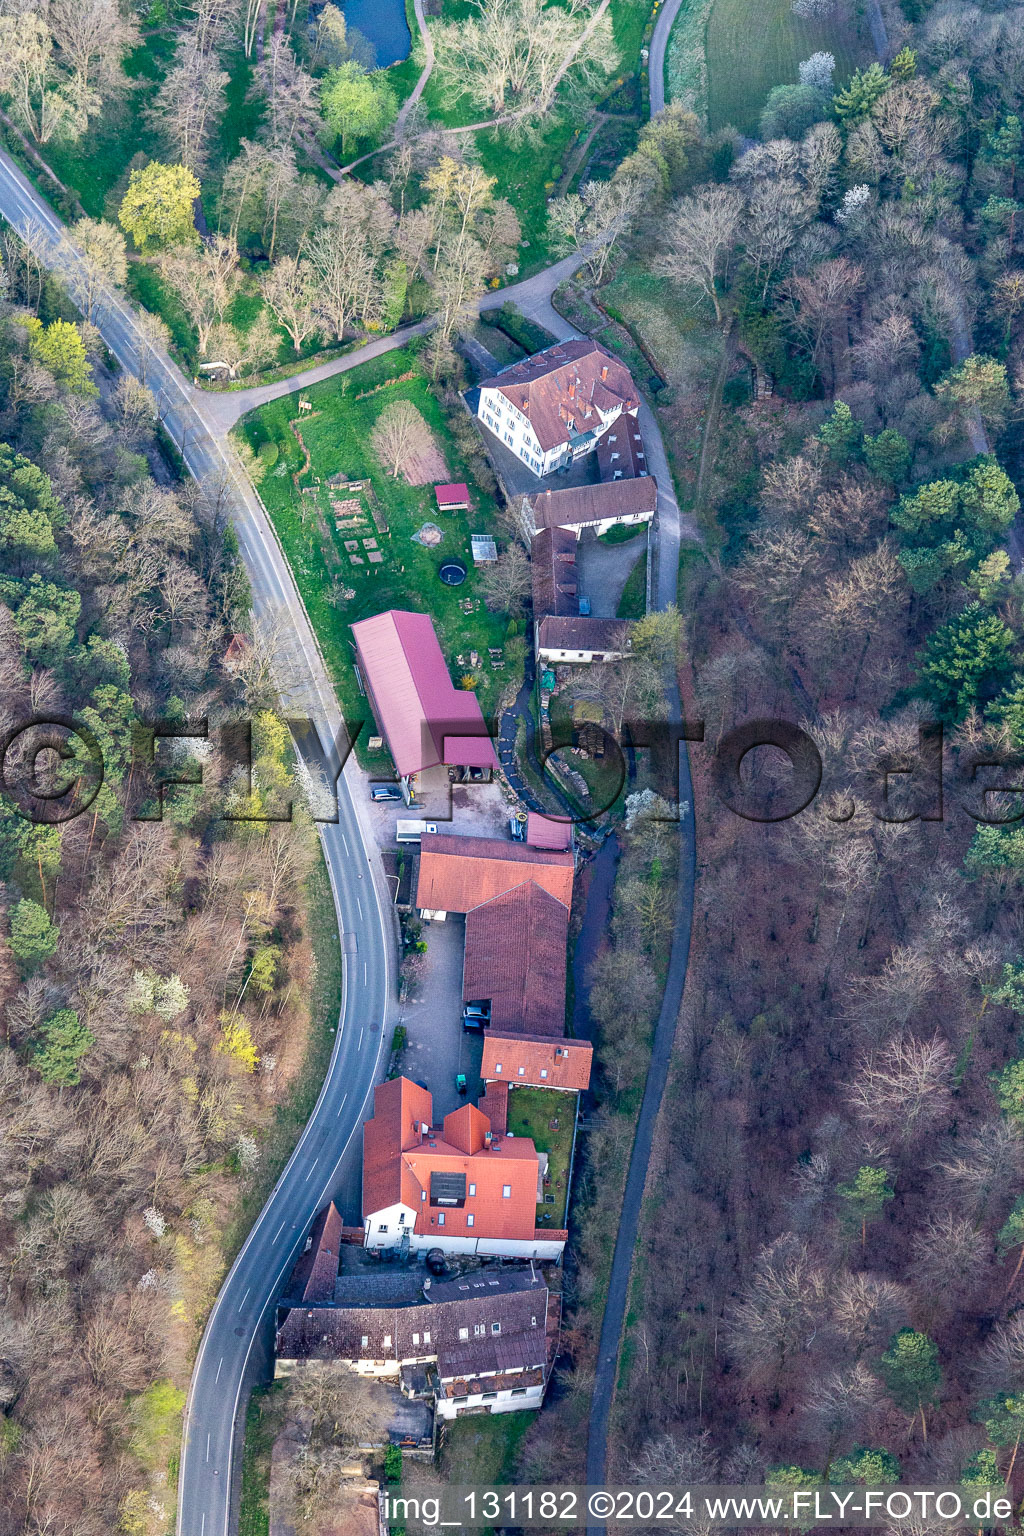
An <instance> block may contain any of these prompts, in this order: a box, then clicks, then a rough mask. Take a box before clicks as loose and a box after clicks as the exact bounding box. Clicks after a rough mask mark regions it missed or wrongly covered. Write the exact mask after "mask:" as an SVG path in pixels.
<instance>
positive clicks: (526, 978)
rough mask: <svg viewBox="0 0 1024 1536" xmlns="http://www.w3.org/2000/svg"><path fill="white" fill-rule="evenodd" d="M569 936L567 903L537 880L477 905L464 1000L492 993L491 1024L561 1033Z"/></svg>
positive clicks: (469, 923) (470, 927) (469, 925)
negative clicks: (551, 893) (549, 891)
mask: <svg viewBox="0 0 1024 1536" xmlns="http://www.w3.org/2000/svg"><path fill="white" fill-rule="evenodd" d="M570 857H571V856H570ZM568 942H569V912H568V909H567V908H566V907H565V906H564V905H563V903H562V902H561V901H559V900H558V899H557V897H554V896H552V895H550V894H549V893H548V892H547V891H545V890H542V889H541V887H540V886H539V885H538V884H537V883H536V881H534V880H530V881H528V882H527V883H526V884H524V885H520V886H517V887H516V888H515V889H514V890H511V891H506V892H504V893H503V894H502V895H501V896H496V897H494V898H493V900H491V901H487V902H482V903H481V904H480V905H479V906H476V907H473V908H472V910H471V911H470V912H468V913H467V914H466V949H465V955H464V958H463V968H462V998H463V1001H464V1002H471V1001H473V1000H475V999H477V998H490V1001H491V1028H492V1029H521V1030H525V1031H527V1032H532V1033H537V1034H544V1035H561V1034H562V1033H563V1031H564V1028H565V971H566V957H567V946H568Z"/></svg>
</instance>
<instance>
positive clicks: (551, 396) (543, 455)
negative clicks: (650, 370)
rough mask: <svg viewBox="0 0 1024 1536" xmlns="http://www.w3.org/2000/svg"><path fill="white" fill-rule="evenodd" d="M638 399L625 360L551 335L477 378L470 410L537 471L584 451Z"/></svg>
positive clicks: (545, 471)
mask: <svg viewBox="0 0 1024 1536" xmlns="http://www.w3.org/2000/svg"><path fill="white" fill-rule="evenodd" d="M639 403H640V402H639V397H638V395H637V392H636V386H635V384H634V383H633V380H632V379H631V377H630V375H629V370H628V369H627V368H626V367H625V365H624V364H623V363H621V362H620V361H619V359H618V358H617V357H614V356H613V355H612V353H611V352H607V351H606V350H605V348H604V347H602V346H599V345H598V343H597V342H596V341H590V340H589V339H583V340H580V341H562V342H558V343H557V344H556V345H555V346H553V347H547V348H545V350H544V351H543V352H536V353H534V355H533V356H532V357H525V358H523V360H522V362H519V363H513V364H512V366H511V367H509V368H503V369H502V371H501V372H500V373H498V374H495V376H494V378H492V379H484V381H483V383H482V384H481V385H480V401H479V404H478V405H477V412H476V413H477V416H478V418H479V420H480V421H481V422H482V423H483V425H484V426H485V427H487V428H488V430H489V431H491V432H493V433H494V435H495V437H497V438H499V439H500V440H501V441H502V442H503V443H504V444H505V445H506V447H508V448H509V449H510V450H511V451H512V452H513V453H515V454H518V455H519V457H520V458H521V459H522V460H523V462H524V464H528V465H529V467H530V469H531V470H532V471H533V473H534V474H535V475H538V476H539V475H549V474H551V472H552V471H553V470H555V469H558V468H559V467H560V466H561V465H562V464H567V463H571V462H572V460H573V459H576V458H579V457H580V456H581V455H583V454H585V453H590V452H592V451H593V449H594V448H596V446H597V443H598V439H599V438H600V436H601V434H602V433H603V432H605V431H607V429H608V428H609V427H610V426H611V424H612V422H613V421H615V420H616V418H617V417H619V416H620V415H621V414H622V412H623V411H635V410H636V409H637V407H638V405H639Z"/></svg>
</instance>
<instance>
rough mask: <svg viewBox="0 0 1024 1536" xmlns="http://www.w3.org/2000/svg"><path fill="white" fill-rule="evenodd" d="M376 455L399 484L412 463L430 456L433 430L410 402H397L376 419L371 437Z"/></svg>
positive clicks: (388, 406) (385, 408)
mask: <svg viewBox="0 0 1024 1536" xmlns="http://www.w3.org/2000/svg"><path fill="white" fill-rule="evenodd" d="M370 440H371V442H372V443H373V451H374V453H375V454H376V455H377V457H378V459H379V460H380V462H381V463H382V464H385V465H387V467H388V468H389V469H390V470H391V474H392V477H393V478H394V479H396V480H397V478H398V475H399V473H400V472H401V471H403V470H405V469H407V468H408V467H409V465H410V464H411V463H412V460H413V459H415V458H418V457H419V456H421V455H422V454H424V453H429V452H430V448H431V446H432V441H433V440H432V438H431V436H430V428H429V427H428V426H427V423H426V422H425V421H424V420H423V417H422V416H421V415H420V413H419V411H418V410H417V409H416V407H415V406H414V405H413V403H412V401H411V400H396V401H394V402H393V403H392V404H391V405H386V406H385V407H384V409H383V410H382V411H381V413H380V415H379V416H378V417H377V420H376V422H375V423H374V427H373V432H372V433H371V439H370Z"/></svg>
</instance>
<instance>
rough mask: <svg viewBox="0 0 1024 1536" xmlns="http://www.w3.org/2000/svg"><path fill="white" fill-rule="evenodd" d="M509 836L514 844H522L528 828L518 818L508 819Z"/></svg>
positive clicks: (511, 817)
mask: <svg viewBox="0 0 1024 1536" xmlns="http://www.w3.org/2000/svg"><path fill="white" fill-rule="evenodd" d="M508 830H509V835H510V837H511V838H512V841H513V842H514V843H521V842H523V841H524V840H525V838H526V828H525V827H524V825H523V823H522V822H521V821H520V820H519V817H518V816H510V817H509V819H508Z"/></svg>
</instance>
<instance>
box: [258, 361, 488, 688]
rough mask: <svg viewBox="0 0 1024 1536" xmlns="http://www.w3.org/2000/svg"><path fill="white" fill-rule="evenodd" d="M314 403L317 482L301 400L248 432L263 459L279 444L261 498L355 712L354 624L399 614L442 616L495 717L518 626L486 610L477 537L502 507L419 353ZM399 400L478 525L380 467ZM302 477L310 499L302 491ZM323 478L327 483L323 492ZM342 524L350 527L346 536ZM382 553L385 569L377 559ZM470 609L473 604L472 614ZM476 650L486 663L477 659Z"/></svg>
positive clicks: (329, 388) (446, 641)
mask: <svg viewBox="0 0 1024 1536" xmlns="http://www.w3.org/2000/svg"><path fill="white" fill-rule="evenodd" d="M369 391H372V393H368V392H369ZM360 395H364V396H365V398H363V399H360V398H359V396H360ZM303 398H304V399H308V400H309V401H310V403H311V404H312V407H313V409H312V411H311V412H310V413H309V414H308V415H306V416H304V417H303V419H302V421H301V422H299V423H297V425H298V430H299V432H300V433H301V435H302V439H303V442H304V443H305V445H306V448H307V449H308V451H309V455H310V469H309V471H308V472H307V473H303V474H299V472H300V471H301V470H302V466H303V454H302V449H301V448H300V446H299V441H298V438H297V437H296V435H295V431H294V430H293V429H292V427H291V426H290V425H289V421H290V420H291V419H292V418H294V416H295V415H296V414H297V403H296V399H295V396H291V397H290V398H285V399H283V400H275V401H273V402H272V403H271V404H270V405H265V406H263V407H262V408H261V409H260V410H259V411H256V412H254V413H253V414H252V415H251V416H249V417H247V418H246V420H245V421H244V422H243V423H242V424H241V427H240V428H239V429H237V430H241V431H243V432H244V434H245V437H246V438H247V440H248V441H249V443H250V444H251V446H252V447H253V448H255V449H256V450H257V451H259V449H260V448H261V446H262V445H264V444H267V443H273V444H274V445H275V446H276V449H277V453H278V455H279V458H278V462H277V463H276V464H275V465H274V467H273V468H272V469H271V471H270V473H268V474H267V475H266V476H265V477H264V479H263V481H262V482H261V485H260V494H261V495H262V497H263V500H264V502H265V504H266V507H267V510H268V512H269V513H270V516H271V518H272V520H273V522H274V526H275V528H276V529H277V533H278V536H279V538H280V540H281V543H282V545H283V547H284V551H285V554H286V555H287V557H288V561H289V563H290V565H291V567H292V570H293V571H294V573H295V578H296V580H297V582H298V585H299V589H300V591H301V592H302V596H303V599H304V601H305V604H306V608H307V611H308V612H309V616H310V619H311V620H312V623H313V626H314V628H315V630H316V632H317V637H318V639H319V641H320V644H321V647H322V648H323V652H324V656H325V657H326V660H327V665H328V668H329V670H330V672H331V675H332V678H333V680H334V683H335V685H336V687H337V689H338V696H339V699H340V702H341V705H342V709H343V711H344V712H345V713H346V714H351V715H353V716H354V717H356V718H358V717H359V715H360V713H363V714H365V709H366V706H365V703H364V702H362V701H361V700H360V697H359V694H358V691H357V688H356V682H355V674H354V672H353V669H352V665H351V632H350V625H351V624H353V623H354V622H355V621H356V620H357V619H362V618H366V617H367V615H369V614H372V613H379V612H381V611H382V610H383V609H386V608H396V607H397V608H411V609H415V610H417V611H419V612H425V611H429V612H430V613H431V615H432V617H433V619H434V624H435V628H436V629H437V633H438V639H439V640H440V643H441V649H442V651H443V652H444V655H445V659H446V660H447V662H448V664H449V667H450V669H451V672H452V676H453V679H454V680H455V681H456V682H458V681H459V680H460V678H462V677H473V678H474V679H475V686H476V691H477V694H478V696H479V698H480V702H481V705H482V706H483V708H484V711H485V713H486V712H487V710H488V708H489V707H490V706H491V705H493V704H494V702H495V700H496V699H497V696H498V694H499V692H500V690H501V687H502V685H503V684H504V683H505V682H506V681H507V679H508V676H509V674H508V672H506V671H504V670H501V669H498V670H495V669H494V668H493V667H492V666H491V662H490V658H489V656H488V648H489V647H492V646H493V647H496V648H497V647H500V646H501V645H502V644H503V642H504V640H505V635H506V619H505V618H504V617H503V616H502V615H497V614H492V613H489V612H488V610H487V609H486V608H485V607H484V605H483V601H482V598H481V595H480V590H479V578H478V576H477V573H476V571H475V569H474V567H473V561H472V555H471V552H470V544H469V535H470V533H471V532H472V533H484V532H493V531H494V505H493V502H492V501H490V500H489V498H487V497H486V496H485V495H484V494H483V492H481V490H480V488H479V486H478V485H477V484H476V482H475V481H474V479H473V476H472V472H471V471H470V470H469V469H468V467H467V466H466V464H465V463H464V462H463V461H462V459H461V457H460V455H459V452H458V449H457V447H456V445H455V442H454V440H453V438H452V435H451V432H450V429H449V427H448V425H447V422H446V419H445V416H444V413H443V412H442V410H441V407H440V406H439V405H438V403H437V401H436V399H435V398H434V396H433V395H432V394H431V393H430V390H429V389H428V387H427V381H426V378H425V377H424V375H423V373H422V371H421V369H420V366H419V363H418V360H417V354H416V352H415V351H414V350H413V349H412V348H406V349H402V350H396V351H394V352H390V353H388V354H386V355H385V356H383V357H379V358H375V359H374V360H373V361H372V362H370V363H367V364H365V365H364V366H363V367H362V368H358V369H354V370H353V371H352V372H351V373H349V374H345V375H343V376H342V377H341V378H336V379H329V380H327V381H326V382H325V383H323V384H319V385H315V386H314V387H313V388H311V389H309V390H307V391H305V392H304V394H303ZM395 400H409V401H411V402H412V403H413V404H414V405H415V406H416V408H417V410H419V411H420V413H421V414H422V415H423V416H424V417H425V419H426V420H427V422H428V423H429V425H430V428H431V430H432V432H433V434H434V438H435V440H436V442H437V444H438V446H439V447H440V448H441V450H442V452H443V453H444V456H445V460H446V463H447V467H448V471H449V474H448V477H447V478H448V479H450V480H456V481H460V480H464V481H466V482H467V484H468V485H469V494H470V502H471V508H472V510H471V511H470V513H469V514H468V515H467V514H466V513H464V512H455V513H444V514H442V513H439V512H438V510H437V506H436V503H435V500H434V493H433V488H432V486H430V485H425V486H410V485H407V484H406V482H405V480H404V478H403V477H402V476H401V475H399V477H398V479H394V478H392V476H391V475H390V474H389V473H388V472H387V471H386V470H384V469H382V467H381V466H380V464H379V463H378V462H377V459H376V457H375V455H374V453H373V450H372V448H371V447H370V436H371V433H372V430H373V426H374V423H375V421H376V419H377V417H378V416H379V414H380V412H381V411H382V410H383V409H384V407H385V406H386V405H388V404H390V403H392V402H393V401H395ZM264 452H265V453H266V452H267V450H266V449H265V448H264ZM270 452H271V453H273V450H270ZM295 474H299V479H300V484H302V485H304V486H306V487H307V488H308V490H309V494H305V495H304V494H303V493H302V492H301V491H300V490H299V489H297V488H296V485H295V482H294V479H293V475H295ZM339 475H342V476H345V477H347V478H348V479H349V480H355V481H362V480H367V481H369V484H370V486H371V488H372V492H373V496H374V497H375V499H376V513H377V516H376V517H374V516H373V510H372V506H371V504H370V503H369V502H368V501H367V498H366V496H365V494H363V493H361V492H357V493H352V492H349V491H347V490H341V489H337V488H332V487H329V486H328V484H327V481H328V479H330V478H331V477H337V476H339ZM314 477H319V479H320V482H321V483H320V485H319V486H316V485H315V484H314ZM339 498H343V499H346V500H354V501H356V502H357V503H358V504H359V508H358V510H356V509H353V510H352V511H351V512H345V513H342V514H339V513H338V512H337V509H336V508H335V507H332V505H331V502H332V499H333V500H335V501H337V500H338V499H339ZM356 519H360V521H358V522H357V521H356ZM338 521H341V522H343V523H345V524H346V525H347V526H345V527H343V528H341V529H338V528H337V526H336V524H337V522H338ZM427 521H429V522H433V523H435V524H436V525H437V526H438V527H440V528H441V530H442V533H443V538H442V541H441V543H440V545H439V546H437V547H436V548H427V547H424V546H423V545H421V544H419V543H416V542H414V541H413V534H414V533H416V532H417V530H418V529H420V527H421V526H422V524H423V523H424V522H427ZM385 525H386V529H387V531H386V532H384V531H383V527H384V526H385ZM366 540H369V541H370V543H369V544H367V543H366V542H365V541H366ZM374 542H375V544H376V548H374V547H373V546H374ZM347 545H351V546H352V547H351V548H347V547H346V546H347ZM371 553H379V554H381V555H382V556H383V559H381V560H379V561H371V560H370V558H369V556H370V554H371ZM353 556H354V557H355V560H353ZM448 556H455V557H457V558H458V559H461V560H462V561H463V562H464V564H465V565H466V566H467V570H468V574H467V577H466V580H465V582H464V583H463V584H462V586H460V587H455V588H451V587H446V586H444V585H443V584H442V582H441V581H439V580H438V575H437V571H438V567H439V565H440V563H441V560H442V559H443V558H446V557H448ZM346 593H351V594H352V595H351V596H350V597H349V596H346ZM465 604H469V605H471V606H470V610H469V611H468V612H467V611H466V608H465V606H464V605H465ZM474 651H475V652H476V653H477V657H478V660H477V661H476V662H473V661H472V660H471V653H472V652H474ZM460 658H461V659H460Z"/></svg>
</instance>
